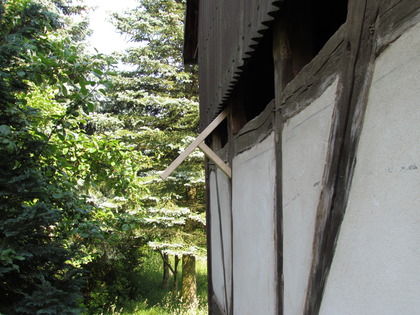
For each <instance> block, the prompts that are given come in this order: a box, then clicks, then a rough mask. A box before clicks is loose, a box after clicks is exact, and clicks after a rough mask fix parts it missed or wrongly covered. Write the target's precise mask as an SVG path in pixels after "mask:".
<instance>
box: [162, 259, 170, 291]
mask: <svg viewBox="0 0 420 315" xmlns="http://www.w3.org/2000/svg"><path fill="white" fill-rule="evenodd" d="M162 258H163V284H162V287H163V289H165V290H167V289H168V288H169V255H168V254H166V253H164V254H163V255H162Z"/></svg>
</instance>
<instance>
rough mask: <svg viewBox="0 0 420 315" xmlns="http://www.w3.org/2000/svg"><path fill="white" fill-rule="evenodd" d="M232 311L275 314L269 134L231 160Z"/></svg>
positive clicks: (272, 173) (273, 169) (273, 202)
mask: <svg viewBox="0 0 420 315" xmlns="http://www.w3.org/2000/svg"><path fill="white" fill-rule="evenodd" d="M232 172H233V176H232V187H233V189H232V193H233V204H232V209H233V235H234V245H233V276H234V284H233V285H234V300H233V301H234V302H233V303H234V314H235V315H256V314H264V315H270V314H277V303H276V299H277V297H276V288H277V287H276V284H277V279H276V277H277V262H276V256H277V252H276V215H275V211H276V208H275V205H276V200H275V189H276V184H275V178H276V165H275V150H274V135H270V136H269V137H268V138H266V139H265V140H264V141H263V142H261V143H259V144H257V145H256V146H255V147H253V148H252V149H250V150H248V151H245V152H243V153H241V154H239V155H238V156H236V157H235V159H234V160H233V166H232Z"/></svg>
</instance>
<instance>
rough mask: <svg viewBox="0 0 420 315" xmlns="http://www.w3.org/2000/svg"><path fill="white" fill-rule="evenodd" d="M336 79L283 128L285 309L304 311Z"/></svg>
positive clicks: (292, 313) (288, 314) (288, 312)
mask: <svg viewBox="0 0 420 315" xmlns="http://www.w3.org/2000/svg"><path fill="white" fill-rule="evenodd" d="M337 82H338V80H335V82H334V83H333V84H332V85H331V86H329V87H328V88H327V89H326V90H325V92H324V93H323V94H322V95H321V96H320V97H319V98H318V99H317V100H315V101H314V102H313V103H312V104H311V105H309V106H308V107H307V108H305V109H304V110H303V111H302V112H300V113H299V114H298V115H296V116H295V117H293V118H291V119H289V120H288V121H287V122H286V124H285V126H284V128H283V141H282V151H283V157H282V159H283V170H282V172H283V178H282V181H283V274H284V314H285V315H295V314H296V315H297V314H302V313H303V308H304V305H305V298H306V290H307V285H308V278H309V272H310V268H311V262H312V244H313V237H314V231H315V220H316V212H317V207H318V203H319V197H320V193H321V187H322V177H323V173H324V168H325V163H326V155H327V149H328V143H329V137H330V130H331V121H332V115H333V109H334V105H335V103H336V91H337Z"/></svg>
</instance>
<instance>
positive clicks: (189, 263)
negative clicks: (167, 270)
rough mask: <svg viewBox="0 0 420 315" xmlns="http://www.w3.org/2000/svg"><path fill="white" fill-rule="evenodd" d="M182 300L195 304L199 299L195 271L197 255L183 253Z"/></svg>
mask: <svg viewBox="0 0 420 315" xmlns="http://www.w3.org/2000/svg"><path fill="white" fill-rule="evenodd" d="M181 287H182V300H183V301H184V302H185V303H187V304H191V305H194V304H195V303H196V301H197V276H196V271H195V256H194V255H191V254H184V255H182V284H181Z"/></svg>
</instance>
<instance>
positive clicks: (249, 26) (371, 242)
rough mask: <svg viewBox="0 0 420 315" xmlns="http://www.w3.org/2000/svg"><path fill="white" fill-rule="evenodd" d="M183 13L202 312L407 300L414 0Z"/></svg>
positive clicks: (286, 1) (411, 249)
mask: <svg viewBox="0 0 420 315" xmlns="http://www.w3.org/2000/svg"><path fill="white" fill-rule="evenodd" d="M185 29H186V32H185V50H184V57H185V62H188V63H197V64H198V66H199V84H200V87H199V88H200V115H201V130H202V131H203V132H204V133H203V134H202V135H201V137H199V139H198V140H197V142H196V146H199V147H200V148H201V149H203V150H204V151H205V152H207V153H206V154H208V156H209V157H210V159H209V160H208V163H207V193H208V205H207V207H208V210H207V211H208V250H209V305H210V306H209V307H210V314H235V315H246V314H249V315H256V314H262V315H269V314H287V315H289V314H290V315H292V314H293V315H295V314H296V315H297V314H329V315H338V314H358V315H359V314H419V313H420V294H419V293H420V268H419V266H420V1H419V0H351V1H345V0H318V1H310V0H283V1H278V0H188V1H187V19H186V26H185ZM212 154H213V157H212ZM218 159H220V160H218Z"/></svg>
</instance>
